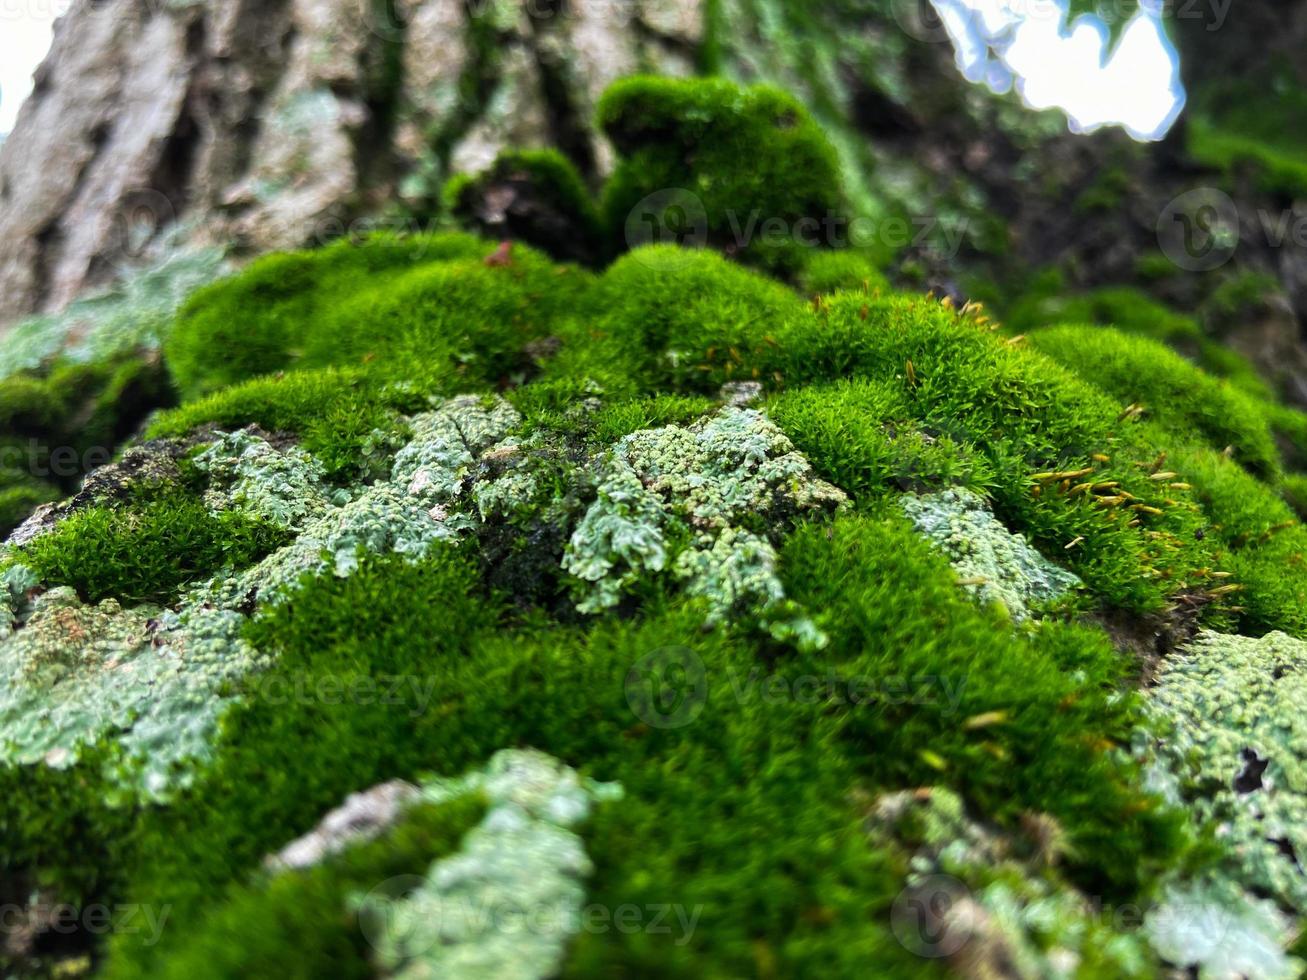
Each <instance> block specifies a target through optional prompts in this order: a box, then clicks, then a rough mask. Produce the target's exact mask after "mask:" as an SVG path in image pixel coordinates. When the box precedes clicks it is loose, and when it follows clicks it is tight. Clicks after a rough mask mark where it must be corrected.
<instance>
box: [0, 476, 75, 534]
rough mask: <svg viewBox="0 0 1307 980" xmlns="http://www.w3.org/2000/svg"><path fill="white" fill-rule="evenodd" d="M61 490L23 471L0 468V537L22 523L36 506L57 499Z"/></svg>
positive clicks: (60, 494)
mask: <svg viewBox="0 0 1307 980" xmlns="http://www.w3.org/2000/svg"><path fill="white" fill-rule="evenodd" d="M62 496H63V491H61V490H60V489H59V488H58V487H56V486H54V485H53V484H50V483H45V482H42V481H40V480H35V479H32V478H31V477H29V476H28V475H27V474H26V473H25V472H22V471H15V470H0V537H8V536H9V533H10V532H11V531H12V530H13V529H14V528H16V527H17V526H18V525H19V524H21V523H23V521H25V520H26V519H27V517H28V515H29V514H31V513H32V511H34V510H35V509H36V508H37V507H39V506H41V504H47V503H50V502H51V501H54V500H58V499H59V498H60V497H62Z"/></svg>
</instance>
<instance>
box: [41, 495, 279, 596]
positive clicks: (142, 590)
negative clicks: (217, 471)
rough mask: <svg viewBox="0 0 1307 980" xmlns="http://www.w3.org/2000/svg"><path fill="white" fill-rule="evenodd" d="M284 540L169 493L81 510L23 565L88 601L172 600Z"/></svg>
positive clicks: (269, 528) (275, 531)
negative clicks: (122, 505)
mask: <svg viewBox="0 0 1307 980" xmlns="http://www.w3.org/2000/svg"><path fill="white" fill-rule="evenodd" d="M285 539H286V532H285V531H283V530H282V529H280V528H277V527H275V526H273V525H271V524H268V523H264V522H262V521H257V520H253V519H251V518H249V517H247V516H245V515H243V514H240V513H237V512H234V511H226V512H223V513H220V514H218V515H216V516H215V515H213V514H210V513H209V511H208V509H207V508H205V507H204V505H203V504H201V503H200V502H199V501H197V500H195V499H194V498H193V497H191V496H189V495H187V494H184V493H177V492H168V493H164V494H162V495H159V496H158V497H156V498H155V499H150V500H147V501H138V502H136V503H135V505H133V506H129V507H125V508H111V507H104V506H100V507H90V508H87V509H85V510H82V511H78V512H77V513H75V514H73V515H71V516H70V517H68V518H66V519H65V520H63V521H61V522H60V523H59V525H58V526H57V527H56V528H55V529H54V530H53V531H52V532H50V533H49V534H45V535H42V536H41V537H38V538H37V539H36V540H35V541H33V542H32V543H31V544H30V545H28V546H27V547H26V548H25V549H24V550H23V553H22V560H23V562H24V563H25V564H27V565H28V566H29V567H31V568H32V570H33V571H34V572H35V573H36V574H37V575H38V576H39V577H40V579H42V580H43V581H45V582H48V583H49V584H51V585H68V586H71V587H73V588H74V589H76V590H77V592H78V594H79V595H80V596H81V597H82V598H83V599H84V600H86V601H87V602H99V601H100V600H101V599H106V598H115V599H120V600H122V601H124V602H145V601H155V600H158V601H167V600H170V599H172V598H174V597H175V595H176V593H177V590H178V589H179V588H180V587H181V586H183V585H185V584H187V583H189V582H194V581H196V580H198V579H201V578H204V577H206V576H210V575H213V574H215V573H216V572H218V571H219V570H221V569H224V568H232V569H239V568H243V567H245V566H246V565H249V564H252V563H253V562H255V561H257V560H259V559H260V558H262V557H263V556H264V555H266V554H268V553H269V552H271V551H272V550H274V549H275V548H277V547H280V546H281V545H282V544H283V543H285Z"/></svg>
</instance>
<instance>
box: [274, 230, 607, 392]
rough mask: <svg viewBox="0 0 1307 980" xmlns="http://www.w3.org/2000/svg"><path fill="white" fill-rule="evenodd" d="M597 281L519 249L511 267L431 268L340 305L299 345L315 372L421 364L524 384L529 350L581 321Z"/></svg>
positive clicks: (474, 378) (509, 259) (498, 263)
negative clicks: (566, 323) (585, 298)
mask: <svg viewBox="0 0 1307 980" xmlns="http://www.w3.org/2000/svg"><path fill="white" fill-rule="evenodd" d="M588 284H589V277H588V276H587V275H585V274H584V273H581V272H579V271H578V270H576V269H574V268H571V267H568V266H556V265H554V264H553V263H551V262H549V261H548V260H547V259H545V258H544V257H543V256H541V255H540V254H539V253H537V252H534V251H532V250H530V249H527V248H526V247H524V246H521V245H515V246H513V247H512V250H511V252H510V253H509V254H507V255H506V256H504V258H503V259H502V260H499V259H496V260H494V261H493V262H489V261H484V260H482V259H463V260H453V261H448V262H431V263H426V264H424V265H421V266H419V267H417V268H413V269H410V270H407V271H405V272H403V273H402V274H398V275H395V276H394V277H393V278H391V279H390V280H389V281H387V282H385V283H384V284H381V283H375V284H373V285H371V286H369V287H368V288H365V289H360V290H359V291H357V292H356V293H354V294H353V295H350V296H347V297H340V298H339V299H338V302H337V303H336V304H334V306H333V308H332V309H331V310H330V311H325V312H323V313H322V314H321V315H320V316H319V317H318V318H317V320H316V322H314V323H313V328H312V330H311V331H309V332H308V333H307V335H306V336H305V337H304V338H303V340H302V342H301V343H300V345H299V349H300V355H299V357H298V358H297V360H298V361H300V362H301V363H303V365H304V366H307V367H325V366H328V365H343V366H350V365H360V364H366V363H369V362H372V361H375V362H377V363H378V365H379V366H380V367H381V369H383V370H386V369H388V370H391V371H394V372H398V371H402V370H403V366H404V365H408V364H415V363H421V364H426V365H427V366H428V370H436V371H440V372H443V373H448V374H450V375H453V376H457V377H458V378H459V379H461V380H462V381H463V382H464V383H465V384H469V383H470V384H476V383H478V382H479V383H481V384H499V383H500V382H503V381H509V380H520V379H521V378H522V377H523V376H524V375H525V374H526V373H528V372H529V371H530V370H531V369H532V367H533V360H532V357H531V354H530V353H529V352H528V350H527V347H528V345H529V344H530V343H531V342H532V341H539V340H542V339H544V338H547V337H550V336H551V335H552V334H553V333H554V332H555V331H556V329H557V328H558V322H559V320H560V318H562V317H563V316H565V315H569V314H571V313H573V312H574V311H575V309H576V307H577V304H578V301H579V299H580V297H581V296H582V294H583V293H584V291H585V289H586V287H587V285H588Z"/></svg>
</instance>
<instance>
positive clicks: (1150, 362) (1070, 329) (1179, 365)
mask: <svg viewBox="0 0 1307 980" xmlns="http://www.w3.org/2000/svg"><path fill="white" fill-rule="evenodd" d="M1030 343H1031V344H1032V345H1033V346H1034V347H1036V348H1037V349H1038V350H1040V351H1043V352H1044V353H1045V354H1048V355H1049V356H1050V357H1053V358H1055V359H1056V360H1057V361H1059V362H1060V363H1062V364H1064V365H1066V366H1067V367H1069V368H1070V369H1071V370H1073V371H1075V372H1076V373H1077V374H1078V375H1080V377H1081V378H1083V379H1084V380H1086V381H1088V382H1090V383H1092V384H1095V385H1097V386H1098V387H1100V388H1102V389H1103V390H1104V391H1106V392H1108V393H1110V394H1111V395H1113V396H1114V397H1116V398H1117V399H1119V400H1120V401H1121V403H1122V405H1127V404H1137V405H1140V406H1142V407H1143V408H1144V410H1145V413H1146V415H1147V417H1149V418H1152V419H1154V420H1156V421H1157V423H1158V424H1159V425H1161V426H1162V427H1163V428H1165V429H1166V431H1168V432H1170V433H1171V434H1173V435H1174V436H1177V437H1178V438H1179V439H1181V440H1195V441H1202V442H1205V443H1206V444H1207V445H1209V446H1211V447H1212V448H1214V449H1217V450H1224V449H1226V448H1227V447H1229V448H1230V451H1231V453H1232V455H1233V458H1234V459H1235V460H1237V461H1238V462H1239V463H1241V464H1242V465H1243V466H1244V467H1246V468H1247V469H1248V471H1249V472H1251V473H1253V474H1255V475H1257V476H1259V477H1262V478H1263V479H1274V478H1275V477H1276V476H1277V475H1278V473H1279V470H1280V457H1279V452H1278V451H1277V450H1276V447H1275V440H1274V438H1273V436H1272V435H1271V431H1270V426H1269V425H1268V424H1267V420H1266V416H1265V413H1264V412H1263V411H1262V409H1261V406H1260V405H1259V404H1258V403H1257V401H1255V400H1254V399H1253V398H1252V397H1251V396H1249V395H1247V394H1245V393H1244V392H1242V391H1240V390H1238V389H1236V388H1234V387H1232V386H1230V385H1228V384H1222V383H1221V382H1219V381H1217V380H1215V379H1213V378H1212V377H1211V376H1209V375H1207V374H1205V373H1204V372H1203V371H1201V370H1199V369H1198V368H1196V367H1194V366H1193V365H1192V364H1190V363H1189V362H1188V361H1186V360H1185V359H1184V358H1182V357H1180V356H1179V355H1178V354H1176V353H1174V352H1173V351H1171V350H1170V349H1169V348H1167V347H1166V346H1165V345H1163V344H1161V343H1159V342H1157V341H1153V340H1148V339H1146V338H1143V337H1131V336H1129V335H1127V334H1123V333H1121V332H1119V331H1116V330H1110V329H1106V328H1103V327H1080V326H1062V327H1051V328H1048V329H1044V330H1038V331H1036V332H1034V333H1033V334H1031V336H1030Z"/></svg>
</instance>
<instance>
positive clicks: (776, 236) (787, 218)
mask: <svg viewBox="0 0 1307 980" xmlns="http://www.w3.org/2000/svg"><path fill="white" fill-rule="evenodd" d="M598 124H599V127H600V128H601V129H602V130H603V132H604V133H605V134H606V135H607V136H608V138H609V139H611V140H612V141H613V144H614V146H615V147H616V148H617V152H618V153H619V154H620V156H621V158H622V159H621V161H620V162H619V163H618V165H617V169H616V170H615V171H614V173H613V175H612V177H611V178H610V179H609V181H608V184H607V185H606V186H605V188H604V202H603V211H604V216H605V219H606V221H607V223H608V226H609V228H610V233H611V234H612V235H613V236H614V240H615V241H618V242H621V241H624V240H625V241H626V243H627V244H628V245H630V244H634V243H633V242H631V241H630V240H629V236H628V234H627V230H628V228H629V227H630V225H629V221H630V220H634V221H635V222H636V227H637V229H643V228H644V225H643V224H642V222H644V221H645V220H648V221H651V222H653V224H654V226H655V228H660V229H675V228H676V227H677V221H678V220H680V219H684V220H685V221H686V222H687V227H686V228H685V229H684V230H685V231H686V232H687V233H690V234H695V233H699V232H702V233H706V240H707V243H708V244H709V245H711V246H712V247H714V248H718V249H722V250H725V251H727V252H728V253H729V254H731V255H734V256H736V257H738V258H740V259H741V260H743V261H746V262H749V263H753V264H757V265H761V266H763V267H765V268H768V269H772V270H776V271H781V272H788V271H793V270H794V269H795V268H796V267H797V266H798V265H800V264H801V258H802V255H803V252H804V250H805V249H809V248H812V247H814V246H813V245H811V244H805V243H804V242H803V240H802V234H801V231H800V229H799V227H798V226H799V223H800V222H806V223H809V225H810V230H809V231H808V232H807V234H809V235H816V236H818V237H819V232H820V229H821V227H823V226H822V225H821V224H819V223H821V222H824V221H826V219H828V218H829V217H833V216H836V215H837V214H838V213H839V211H840V208H841V206H842V202H841V200H840V194H839V187H840V184H841V175H840V167H839V160H838V157H837V156H836V153H835V150H834V148H833V147H832V146H831V145H830V143H829V142H828V141H827V139H826V136H825V135H824V134H823V133H822V131H821V129H820V128H819V127H818V126H817V125H816V124H815V123H814V122H813V121H812V119H811V117H810V116H809V115H808V112H807V110H806V109H805V108H804V107H803V106H802V104H801V103H799V102H798V101H797V100H796V99H794V98H792V97H791V96H789V95H787V94H786V93H784V92H781V91H780V90H778V89H774V88H769V87H766V86H754V87H751V88H741V87H740V86H738V85H735V84H733V83H731V82H727V81H724V80H720V79H704V80H677V79H668V78H654V77H639V78H631V79H627V80H625V81H620V82H617V83H615V84H614V85H612V86H611V87H610V88H609V89H608V90H607V91H606V92H605V93H604V95H603V98H602V99H601V100H600V103H599V109H598ZM671 189H676V190H677V191H684V192H688V196H677V195H669V194H668V192H669V190H671ZM660 192H662V193H661V195H660ZM651 195H660V196H658V197H654V198H651ZM687 202H688V203H687ZM678 212H683V213H681V214H680V215H679V218H678ZM768 221H772V222H776V223H779V225H780V226H781V227H780V229H779V232H776V233H770V234H769V233H767V231H766V229H765V223H766V222H768ZM742 239H743V240H742Z"/></svg>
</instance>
